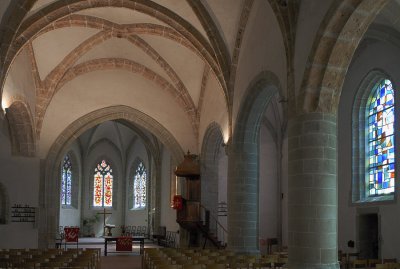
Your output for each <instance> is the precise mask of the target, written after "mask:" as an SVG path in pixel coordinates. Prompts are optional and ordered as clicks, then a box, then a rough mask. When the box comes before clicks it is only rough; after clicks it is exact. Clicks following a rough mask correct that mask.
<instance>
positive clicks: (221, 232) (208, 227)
mask: <svg viewBox="0 0 400 269" xmlns="http://www.w3.org/2000/svg"><path fill="white" fill-rule="evenodd" d="M200 208H201V210H202V214H201V215H202V216H203V217H204V218H202V219H204V222H203V221H199V222H198V223H197V225H198V229H199V231H200V232H201V234H202V235H203V237H204V244H203V248H204V247H205V245H206V243H207V240H209V241H210V242H211V243H212V244H213V245H214V246H215V247H216V248H218V249H224V248H226V243H227V240H226V239H227V234H228V232H227V230H226V229H225V228H224V226H222V224H221V223H220V222H219V221H218V219H217V218H216V217H215V216H213V215H211V213H210V210H208V209H207V208H205V207H204V206H203V205H200Z"/></svg>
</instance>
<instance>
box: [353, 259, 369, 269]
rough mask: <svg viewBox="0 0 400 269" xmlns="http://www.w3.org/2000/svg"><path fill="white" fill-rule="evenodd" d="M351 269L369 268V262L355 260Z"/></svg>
mask: <svg viewBox="0 0 400 269" xmlns="http://www.w3.org/2000/svg"><path fill="white" fill-rule="evenodd" d="M350 268H351V269H357V268H363V269H364V268H365V269H367V268H368V263H367V260H354V261H352V262H351V267H350Z"/></svg>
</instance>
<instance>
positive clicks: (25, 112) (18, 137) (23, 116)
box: [6, 101, 36, 157]
mask: <svg viewBox="0 0 400 269" xmlns="http://www.w3.org/2000/svg"><path fill="white" fill-rule="evenodd" d="M6 117H7V119H8V124H9V127H10V137H11V147H12V148H11V152H12V154H14V155H17V156H25V157H33V156H35V154H36V142H35V136H34V124H33V120H32V115H31V109H30V108H29V105H28V104H27V103H26V102H23V101H15V102H13V103H12V104H11V106H10V107H8V108H7V109H6Z"/></svg>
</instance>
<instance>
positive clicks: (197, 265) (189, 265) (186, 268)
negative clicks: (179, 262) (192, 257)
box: [182, 264, 203, 269]
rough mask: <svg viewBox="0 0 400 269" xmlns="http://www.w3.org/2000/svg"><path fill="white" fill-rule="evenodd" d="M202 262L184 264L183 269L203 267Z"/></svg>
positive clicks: (200, 268) (199, 268)
mask: <svg viewBox="0 0 400 269" xmlns="http://www.w3.org/2000/svg"><path fill="white" fill-rule="evenodd" d="M202 267H203V266H202V265H201V264H184V265H183V266H182V269H203V268H202Z"/></svg>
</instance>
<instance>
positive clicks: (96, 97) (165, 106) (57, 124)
mask: <svg viewBox="0 0 400 269" xmlns="http://www.w3.org/2000/svg"><path fill="white" fill-rule="evenodd" d="M82 102H84V103H85V105H84V106H83V105H81V104H82ZM113 105H126V106H129V107H132V108H134V109H137V110H140V111H142V112H143V113H145V114H147V115H148V116H150V117H152V118H153V119H155V120H156V121H158V122H159V123H160V124H161V125H163V126H164V127H165V128H166V129H167V130H168V131H169V132H170V133H171V134H172V135H173V136H174V137H175V138H176V140H177V141H179V142H180V145H181V147H182V148H184V149H188V150H190V151H191V152H196V151H197V150H196V149H197V146H196V142H195V141H196V139H195V137H194V133H193V129H192V126H191V123H190V121H189V118H188V116H187V114H186V113H185V112H184V111H183V109H182V108H181V107H180V105H179V104H178V102H177V101H175V100H174V98H173V97H171V95H170V94H169V93H167V92H166V91H164V90H160V89H159V88H158V86H157V85H155V84H153V83H152V82H150V81H148V80H145V79H144V78H143V77H141V76H140V75H137V74H132V73H130V72H127V71H111V70H106V71H95V72H90V73H87V74H84V75H82V76H80V77H79V78H76V79H74V80H73V81H71V82H69V83H67V84H66V85H64V87H63V88H62V89H60V90H59V91H58V92H57V93H56V94H55V95H54V97H53V99H52V102H51V104H50V105H49V107H48V109H47V111H46V114H45V117H44V120H43V128H42V132H41V137H40V142H39V155H40V156H45V155H46V153H47V151H48V150H49V148H50V146H51V145H52V144H53V142H54V141H55V139H56V138H57V137H58V136H59V135H60V133H61V132H62V131H64V129H65V128H66V127H67V126H68V125H69V124H71V123H72V122H74V121H76V120H77V119H78V118H80V117H82V116H84V115H86V114H88V113H90V112H92V111H95V110H98V109H101V108H104V107H108V106H113ZM155 107H157V109H154V108H155ZM65 111H74V113H65Z"/></svg>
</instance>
